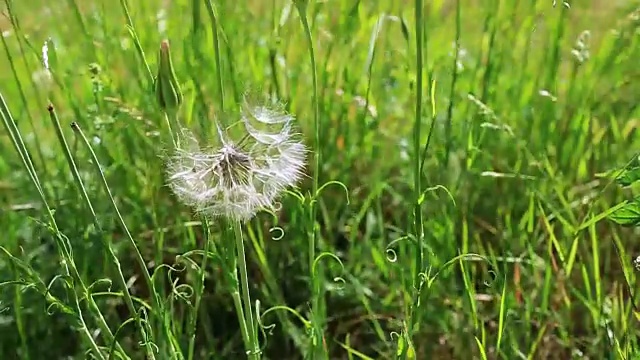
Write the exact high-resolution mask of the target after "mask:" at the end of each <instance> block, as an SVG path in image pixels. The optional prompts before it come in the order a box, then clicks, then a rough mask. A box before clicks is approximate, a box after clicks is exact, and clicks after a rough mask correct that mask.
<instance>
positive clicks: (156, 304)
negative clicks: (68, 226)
mask: <svg viewBox="0 0 640 360" xmlns="http://www.w3.org/2000/svg"><path fill="white" fill-rule="evenodd" d="M71 127H72V128H73V129H74V130H75V131H76V132H77V133H78V134H79V135H80V137H81V138H82V140H83V141H84V142H85V144H86V146H87V150H89V154H90V155H91V160H92V162H93V164H94V166H95V167H96V170H97V172H98V174H99V175H100V180H101V183H102V186H103V188H104V191H105V192H106V194H107V195H108V197H109V201H110V203H111V205H112V207H113V211H114V212H115V213H116V218H117V220H118V222H119V224H120V226H121V227H122V230H123V231H124V232H125V235H126V238H127V240H129V243H130V245H131V247H132V248H133V251H134V255H135V256H134V257H135V258H136V261H137V263H138V266H139V267H140V271H141V272H142V275H143V278H144V280H145V283H146V285H147V287H148V288H149V294H150V295H151V299H152V301H153V308H154V309H155V310H157V311H153V313H154V314H155V315H156V316H157V317H158V318H159V319H160V321H161V322H162V324H163V326H164V330H165V335H166V337H167V339H163V340H161V341H165V340H168V341H169V343H170V345H171V351H172V354H171V355H172V358H173V359H176V358H177V359H183V358H184V357H183V356H182V354H181V353H180V351H179V348H180V347H179V345H178V344H176V343H175V338H174V337H173V336H172V332H171V329H170V328H169V326H168V324H167V321H166V320H167V319H166V318H165V317H164V315H165V314H164V313H165V308H164V305H163V304H162V301H161V300H160V294H158V292H157V290H156V288H155V284H154V283H153V280H152V279H151V276H150V274H149V270H148V269H147V264H146V263H145V261H144V258H143V257H142V254H141V253H140V249H138V246H137V245H136V242H135V240H134V239H133V236H132V235H131V232H130V231H129V228H128V227H127V224H126V223H125V221H124V218H123V217H122V214H121V213H120V210H119V209H118V206H117V205H116V202H115V199H114V198H113V195H112V194H111V189H110V188H109V184H108V183H107V179H106V178H105V176H104V172H103V171H102V167H101V166H100V162H99V161H98V157H97V156H96V154H95V152H94V151H93V148H92V147H91V144H90V143H89V141H88V140H87V138H86V137H85V136H84V133H83V132H82V130H81V129H80V127H79V126H78V124H77V123H72V124H71Z"/></svg>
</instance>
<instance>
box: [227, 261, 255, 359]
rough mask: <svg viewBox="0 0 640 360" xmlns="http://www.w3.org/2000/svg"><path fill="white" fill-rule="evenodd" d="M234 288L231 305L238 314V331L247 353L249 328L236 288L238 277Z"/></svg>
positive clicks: (238, 291) (249, 344) (249, 350)
mask: <svg viewBox="0 0 640 360" xmlns="http://www.w3.org/2000/svg"><path fill="white" fill-rule="evenodd" d="M233 273H234V274H236V269H235V268H234V269H233ZM235 280H236V281H235V283H234V285H233V286H234V289H233V291H232V292H231V298H232V299H233V307H235V308H236V314H237V315H238V321H239V322H240V333H241V334H242V342H243V343H244V347H245V350H246V351H247V353H249V352H251V339H250V338H249V330H248V329H247V322H246V321H245V318H244V310H242V299H241V298H240V289H239V288H238V281H237V280H238V277H237V276H236V277H235Z"/></svg>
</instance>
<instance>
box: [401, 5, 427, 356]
mask: <svg viewBox="0 0 640 360" xmlns="http://www.w3.org/2000/svg"><path fill="white" fill-rule="evenodd" d="M423 7H424V4H423V1H422V0H416V1H415V37H416V43H415V46H416V107H415V119H414V127H413V151H414V154H413V156H414V158H413V161H414V164H413V165H414V169H413V172H414V174H413V176H414V189H413V191H414V199H413V201H415V205H414V209H413V233H414V235H415V237H416V239H417V249H415V264H414V269H413V272H414V273H413V287H412V288H413V289H415V290H414V291H415V294H414V297H415V299H418V298H419V297H420V287H421V281H422V280H421V273H422V271H423V270H422V269H423V264H424V231H423V227H424V225H423V219H422V208H421V204H420V202H419V199H420V196H421V194H422V159H421V158H422V156H421V148H422V146H421V138H422V87H423V81H422V75H423V66H424V64H423V61H424V59H423V35H424V33H423V21H424V19H423ZM418 304H419V302H418V301H414V303H413V305H412V306H411V310H410V313H409V316H410V319H409V324H408V325H409V326H408V329H407V331H408V333H407V336H409V337H411V336H413V335H414V331H415V327H416V326H417V324H418V321H419V318H420V313H419V305H418ZM407 351H408V346H405V347H404V349H403V352H402V357H403V358H406V355H407Z"/></svg>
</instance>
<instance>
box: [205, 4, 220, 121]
mask: <svg viewBox="0 0 640 360" xmlns="http://www.w3.org/2000/svg"><path fill="white" fill-rule="evenodd" d="M205 5H206V6H207V13H209V17H210V18H211V34H212V35H213V50H214V56H215V60H216V70H217V71H216V78H217V80H218V89H219V92H218V94H219V96H220V110H221V112H224V109H225V106H224V83H223V81H222V61H221V60H220V40H219V39H218V17H217V16H216V11H215V7H214V5H213V3H212V2H211V0H206V1H205Z"/></svg>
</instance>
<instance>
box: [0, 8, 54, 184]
mask: <svg viewBox="0 0 640 360" xmlns="http://www.w3.org/2000/svg"><path fill="white" fill-rule="evenodd" d="M5 5H6V6H7V12H8V14H9V19H10V21H11V26H13V28H14V29H15V31H16V33H18V32H19V31H20V27H19V24H18V20H17V18H16V17H15V16H14V14H13V10H12V7H11V6H12V5H11V1H9V0H5ZM0 39H2V45H3V47H4V51H5V54H6V55H7V60H9V66H10V67H11V72H12V74H13V78H14V79H15V81H16V86H17V87H18V93H19V94H20V100H21V101H22V105H23V107H24V109H25V112H26V114H27V118H28V119H29V125H30V126H31V128H32V130H33V134H34V139H35V140H36V152H37V154H38V158H39V159H40V163H41V164H40V166H42V170H43V171H44V174H45V176H46V175H47V174H48V173H49V171H48V170H47V162H46V161H45V160H44V155H43V153H42V149H41V146H40V137H39V136H38V132H37V131H36V129H37V127H36V125H35V122H34V118H33V115H32V113H31V111H30V110H29V105H28V104H29V103H28V102H27V97H26V95H25V92H24V88H23V87H22V81H20V78H19V77H18V72H17V70H16V66H15V64H14V61H13V55H11V52H10V51H9V45H8V44H7V40H6V38H5V37H4V36H0ZM16 39H17V41H18V46H19V48H20V54H21V55H22V56H21V58H22V62H23V63H24V65H25V67H26V68H27V72H28V73H31V69H30V66H29V63H28V62H27V56H25V52H24V46H23V45H22V41H21V39H20V36H16ZM31 84H32V86H33V89H34V90H35V93H36V95H37V97H38V98H39V97H40V95H39V92H38V91H37V86H36V84H35V81H34V80H33V78H32V79H31ZM38 100H39V99H38Z"/></svg>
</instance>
